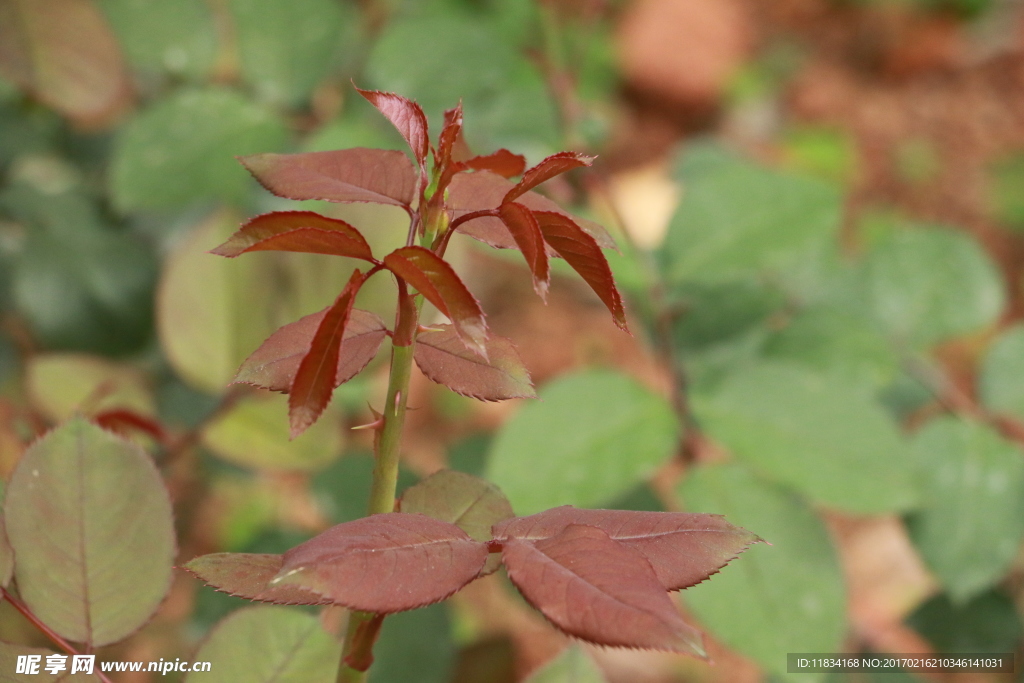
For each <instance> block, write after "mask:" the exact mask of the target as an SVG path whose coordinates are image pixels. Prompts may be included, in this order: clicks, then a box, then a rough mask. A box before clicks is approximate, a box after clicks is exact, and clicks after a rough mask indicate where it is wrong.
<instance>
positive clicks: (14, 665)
mask: <svg viewBox="0 0 1024 683" xmlns="http://www.w3.org/2000/svg"><path fill="white" fill-rule="evenodd" d="M57 654H58V653H56V652H54V651H53V650H47V649H45V648H41V647H27V646H25V645H15V644H13V643H4V642H0V683H25V681H32V683H99V681H100V677H99V676H97V675H96V674H95V673H92V674H85V673H82V672H78V673H76V674H75V675H74V676H72V675H70V671H71V657H70V656H67V659H65V660H64V662H65V664H66V668H65V669H64V671H63V672H61V673H55V674H51V673H48V672H47V671H46V658H47V657H49V656H51V655H57ZM62 654H63V653H62ZM26 655H27V656H33V655H35V656H38V657H39V659H38V660H37V661H38V664H39V670H38V672H36V674H34V675H33V674H30V675H31V676H32V677H31V678H26V677H25V675H23V674H18V673H15V672H16V671H17V670H18V657H21V656H26ZM95 670H97V671H98V670H99V667H98V666H97V667H95Z"/></svg>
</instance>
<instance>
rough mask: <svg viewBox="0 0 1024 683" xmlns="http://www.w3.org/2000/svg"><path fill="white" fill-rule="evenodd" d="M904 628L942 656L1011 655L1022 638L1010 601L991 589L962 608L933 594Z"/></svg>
mask: <svg viewBox="0 0 1024 683" xmlns="http://www.w3.org/2000/svg"><path fill="white" fill-rule="evenodd" d="M907 625H909V626H910V627H911V628H913V629H914V630H915V631H917V632H918V633H920V634H921V635H922V636H924V637H925V638H927V639H928V641H929V642H930V643H931V644H932V645H934V646H935V649H936V650H937V651H938V652H941V653H943V654H956V653H958V652H1013V651H1014V650H1015V649H1016V648H1017V647H1018V645H1019V642H1020V639H1021V637H1022V636H1024V624H1022V623H1021V617H1020V615H1019V614H1017V610H1016V609H1015V607H1014V604H1013V601H1012V600H1010V599H1009V598H1008V597H1007V596H1006V595H1004V594H1003V593H1000V592H996V591H994V590H993V591H988V592H985V593H982V594H980V595H977V596H975V597H974V598H972V599H971V600H970V601H969V602H967V603H965V604H961V605H957V604H955V603H954V602H953V601H952V600H950V598H949V596H947V595H944V594H940V595H936V596H935V597H933V598H931V599H930V600H928V601H927V602H925V603H924V604H923V605H921V606H920V607H918V608H917V609H916V610H914V613H913V614H911V615H910V616H909V617H907Z"/></svg>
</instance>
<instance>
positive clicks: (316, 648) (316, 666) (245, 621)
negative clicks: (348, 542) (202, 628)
mask: <svg viewBox="0 0 1024 683" xmlns="http://www.w3.org/2000/svg"><path fill="white" fill-rule="evenodd" d="M340 658H341V644H340V643H339V642H337V641H336V640H335V639H334V638H332V637H331V636H330V635H328V634H327V632H325V631H324V630H323V628H322V627H321V626H320V621H319V619H317V618H316V617H315V616H313V615H311V614H306V613H304V612H302V611H300V610H297V609H293V608H289V607H250V608H247V609H240V610H237V611H235V612H233V613H232V614H231V615H229V616H228V617H227V618H226V619H224V620H223V621H222V622H220V624H218V625H217V626H216V628H214V629H213V631H212V632H211V633H210V635H209V637H208V638H207V639H206V641H205V642H204V643H203V644H202V645H201V646H200V648H199V651H198V652H196V654H195V657H194V660H195V661H197V662H210V671H209V672H193V673H190V674H188V675H187V676H186V677H185V682H186V683H204V682H205V681H211V682H212V681H218V682H219V681H245V683H330V682H331V681H334V675H335V673H336V670H337V668H338V662H339V661H340Z"/></svg>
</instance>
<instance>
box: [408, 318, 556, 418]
mask: <svg viewBox="0 0 1024 683" xmlns="http://www.w3.org/2000/svg"><path fill="white" fill-rule="evenodd" d="M438 327H440V328H441V329H440V330H436V331H435V330H430V331H428V332H422V333H420V335H419V336H418V337H417V338H416V342H417V343H416V350H415V351H414V352H413V353H414V356H413V357H414V358H415V359H416V365H418V366H419V368H420V370H422V371H423V374H424V375H426V376H427V378H428V379H430V380H432V381H434V382H437V383H438V384H443V385H444V386H446V387H448V388H449V389H451V390H452V391H454V392H456V393H458V394H462V395H463V396H469V397H471V398H475V399H479V400H481V401H504V400H507V399H510V398H536V396H537V393H536V392H535V391H534V390H533V383H532V382H531V381H530V373H529V371H528V370H527V369H526V366H524V365H523V361H522V359H521V358H520V357H519V353H518V352H517V351H516V348H515V346H514V345H513V344H512V342H511V341H509V340H508V339H505V338H504V337H498V336H496V335H491V336H490V337H489V338H488V339H487V340H486V341H485V342H484V346H485V347H486V349H487V358H486V359H484V358H481V357H480V356H479V355H477V354H476V353H474V352H473V351H470V350H469V349H467V348H466V345H465V344H464V343H463V342H462V340H461V339H459V337H458V335H457V333H456V332H455V331H454V330H453V329H452V327H451V326H450V325H439V326H438Z"/></svg>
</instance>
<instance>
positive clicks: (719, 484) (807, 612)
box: [679, 465, 846, 681]
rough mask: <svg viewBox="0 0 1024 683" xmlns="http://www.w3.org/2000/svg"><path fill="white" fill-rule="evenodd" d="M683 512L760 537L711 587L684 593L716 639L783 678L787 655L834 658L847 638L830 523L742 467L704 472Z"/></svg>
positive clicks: (687, 494)
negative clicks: (721, 518)
mask: <svg viewBox="0 0 1024 683" xmlns="http://www.w3.org/2000/svg"><path fill="white" fill-rule="evenodd" d="M679 495H680V496H681V498H682V500H683V502H684V504H685V506H686V509H687V510H691V511H700V512H714V513H719V514H724V515H725V516H726V518H727V519H728V520H729V521H730V522H731V523H733V524H738V525H741V526H743V527H744V528H745V529H749V530H750V531H753V532H754V533H756V534H758V535H759V536H761V537H762V538H764V539H765V540H766V541H768V542H769V543H771V544H772V545H771V546H766V545H758V546H755V547H753V548H751V549H750V550H748V551H747V552H746V553H744V555H743V557H742V558H741V559H740V560H738V561H737V562H735V563H734V564H732V565H730V566H728V567H726V568H725V569H723V570H722V572H721V573H720V574H718V575H717V576H715V578H714V580H713V581H706V582H704V583H702V584H700V585H697V586H694V587H693V588H690V589H688V590H687V591H686V592H685V593H682V595H683V598H684V599H685V601H686V605H687V607H688V608H689V609H690V611H691V613H692V614H693V615H694V616H696V617H697V618H698V619H699V620H700V622H701V624H703V625H704V626H705V627H707V629H708V630H710V631H711V633H712V634H713V635H714V636H715V637H716V638H718V639H719V640H721V641H722V642H724V643H725V644H726V645H727V646H729V647H731V648H734V649H735V650H737V651H738V652H740V653H741V654H744V655H746V656H748V657H750V658H751V659H753V660H754V661H756V662H757V663H758V664H760V665H761V666H762V667H764V668H765V669H766V670H767V671H770V672H772V673H773V674H775V675H776V676H778V677H779V678H780V679H782V680H790V679H792V680H794V681H795V680H800V681H814V680H816V679H817V680H820V679H821V678H822V676H820V675H814V674H799V675H798V676H797V675H793V676H790V675H787V674H786V653H787V652H835V651H836V650H837V649H838V648H839V647H840V645H841V643H842V639H843V637H844V635H845V633H846V595H845V588H844V586H843V574H842V571H841V570H840V567H839V559H838V557H837V556H836V551H835V549H834V548H833V546H832V542H831V540H830V539H829V536H828V532H827V531H826V529H825V525H824V524H822V523H821V520H819V519H818V518H817V517H816V516H815V515H814V513H813V512H812V511H811V509H810V507H808V506H807V504H806V503H804V502H803V501H802V500H800V499H799V498H798V497H796V496H794V495H793V494H792V493H790V492H788V491H786V490H785V489H781V488H779V487H777V486H775V485H772V484H768V483H765V482H763V481H761V480H759V479H757V478H756V477H755V476H754V475H752V474H751V473H750V472H748V471H747V470H745V469H744V468H742V467H740V466H739V465H716V466H703V467H701V468H699V469H697V470H695V471H693V472H692V473H691V474H690V475H689V477H687V479H686V481H685V482H684V483H683V484H682V486H681V487H680V488H679Z"/></svg>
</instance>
